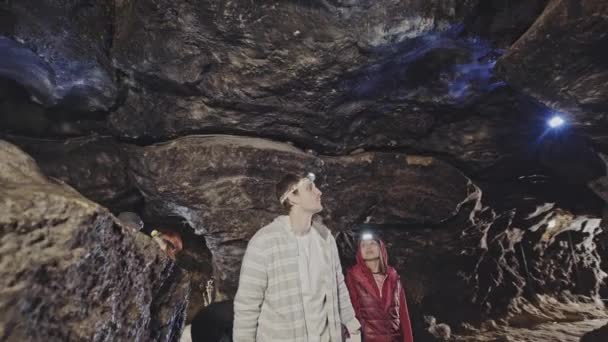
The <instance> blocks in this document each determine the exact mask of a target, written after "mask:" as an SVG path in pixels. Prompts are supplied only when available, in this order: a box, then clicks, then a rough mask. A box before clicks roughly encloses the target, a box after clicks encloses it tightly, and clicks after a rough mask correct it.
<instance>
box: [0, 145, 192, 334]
mask: <svg viewBox="0 0 608 342" xmlns="http://www.w3.org/2000/svg"><path fill="white" fill-rule="evenodd" d="M0 159H2V161H3V162H2V164H0V184H1V186H0V228H1V229H0V241H1V244H0V339H2V340H3V341H81V340H94V341H119V340H120V341H123V340H129V341H133V340H142V341H144V340H145V341H152V340H155V341H177V339H178V338H179V335H180V332H181V329H182V326H183V322H184V319H185V312H186V303H187V300H188V294H189V291H190V290H189V283H188V278H187V276H186V275H185V273H183V272H181V271H180V270H179V269H178V268H176V267H175V264H174V263H172V262H171V261H170V260H169V259H168V258H166V257H165V255H164V254H163V253H162V252H161V251H160V250H159V249H158V248H157V247H156V245H155V244H154V242H152V241H151V240H150V239H149V238H147V237H146V236H145V235H143V234H138V233H135V232H133V231H131V230H129V229H126V228H123V227H121V226H120V225H119V224H118V223H117V222H116V221H115V219H114V218H113V216H112V215H111V214H110V213H109V212H108V210H107V209H104V208H103V207H101V206H99V205H98V204H96V203H94V202H91V201H89V200H87V199H85V198H84V197H82V196H81V195H80V194H78V192H76V191H75V190H73V189H72V188H70V187H68V186H67V185H64V184H63V183H61V182H56V181H52V180H49V179H47V178H46V177H45V176H44V175H43V174H42V173H41V172H40V170H39V169H38V167H37V166H36V163H35V162H34V160H33V159H32V158H31V157H29V156H28V155H26V154H25V153H23V152H22V151H21V150H19V149H18V148H17V147H15V146H14V145H11V144H9V143H7V142H4V141H0Z"/></svg>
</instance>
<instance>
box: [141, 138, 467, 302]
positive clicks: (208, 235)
mask: <svg viewBox="0 0 608 342" xmlns="http://www.w3.org/2000/svg"><path fill="white" fill-rule="evenodd" d="M130 161H131V165H130V168H131V172H132V174H133V178H134V179H135V180H136V182H137V186H138V188H139V189H140V190H141V191H142V193H143V194H144V196H145V198H146V202H147V204H152V203H154V204H153V206H154V208H156V209H155V210H156V211H157V213H159V214H164V215H172V216H179V217H182V218H183V219H185V220H186V221H187V222H188V223H189V224H190V225H191V226H192V227H193V228H194V230H195V231H196V232H197V233H199V234H203V235H205V240H206V242H207V245H208V247H209V249H210V250H211V252H212V253H213V262H214V265H215V272H216V279H217V280H218V281H219V282H220V287H221V289H222V292H223V293H224V294H233V293H234V291H235V290H236V287H235V286H236V280H237V279H236V277H237V275H238V270H239V267H240V262H241V257H242V253H243V252H244V249H245V247H246V241H247V240H248V239H249V238H250V237H251V236H252V235H253V234H254V233H255V232H256V231H257V230H258V229H259V228H261V227H262V226H264V225H265V224H267V223H269V222H270V221H271V220H272V219H273V218H274V217H276V216H278V215H280V214H283V213H284V212H283V209H282V208H281V207H280V205H279V203H278V200H277V198H276V196H275V190H274V187H275V185H276V183H277V182H278V181H279V180H280V179H281V177H283V176H284V175H285V174H287V173H289V172H293V173H297V174H304V172H305V171H311V172H314V173H317V174H318V176H319V180H318V182H317V183H318V184H319V186H320V188H321V190H322V191H323V192H324V194H323V203H324V205H325V210H324V212H323V214H322V215H323V217H324V220H325V223H326V224H327V225H328V226H329V227H330V228H331V229H333V230H335V231H342V230H347V229H349V228H352V226H353V225H354V224H356V223H363V222H367V223H418V224H436V223H439V222H442V221H445V220H447V219H449V218H450V217H452V216H454V215H455V214H456V213H457V211H458V210H459V208H460V206H461V203H462V202H463V201H464V200H465V199H466V198H467V196H468V191H469V190H470V189H469V187H468V179H467V178H466V177H465V176H464V175H463V174H462V173H460V172H459V171H458V170H457V169H455V168H453V167H451V166H450V165H448V164H446V163H443V162H441V161H439V160H437V159H435V158H432V157H418V156H408V155H403V154H391V153H362V154H358V155H355V156H346V157H326V156H313V155H311V154H308V153H306V152H304V151H301V150H299V149H297V148H295V147H292V146H290V145H287V144H281V143H276V142H272V141H268V140H263V139H258V138H244V137H235V136H190V137H186V138H180V139H176V140H173V141H171V142H168V143H164V144H158V145H153V146H148V147H141V148H140V147H132V148H131V151H130Z"/></svg>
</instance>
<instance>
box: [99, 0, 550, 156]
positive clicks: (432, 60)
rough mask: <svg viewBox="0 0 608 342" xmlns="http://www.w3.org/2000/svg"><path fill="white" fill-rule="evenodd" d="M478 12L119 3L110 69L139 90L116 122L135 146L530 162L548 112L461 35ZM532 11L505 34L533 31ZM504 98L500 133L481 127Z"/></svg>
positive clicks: (491, 55)
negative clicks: (527, 157)
mask: <svg viewBox="0 0 608 342" xmlns="http://www.w3.org/2000/svg"><path fill="white" fill-rule="evenodd" d="M535 3H536V2H535ZM480 4H481V2H478V1H467V2H465V3H459V4H456V3H453V2H450V1H433V2H430V3H428V2H427V3H425V4H424V5H422V4H421V3H418V2H416V1H399V2H393V1H384V0H382V1H348V2H345V1H313V2H308V3H298V2H293V1H287V2H278V3H272V4H265V3H263V4H256V3H251V2H250V1H248V0H247V1H246V0H242V1H233V2H231V3H230V4H223V3H218V2H213V1H212V2H206V3H204V4H198V3H197V4H190V3H188V2H185V1H171V2H167V1H158V2H156V3H154V4H144V3H142V2H140V1H124V2H120V3H118V4H117V11H116V13H117V18H116V30H115V39H114V42H115V43H114V45H113V56H114V57H115V59H116V62H117V66H118V68H119V69H120V70H121V71H123V72H124V73H125V74H126V75H128V79H129V83H128V92H127V96H126V99H125V102H124V105H122V106H121V107H120V108H117V110H116V111H114V112H113V113H111V115H110V118H109V122H110V125H111V126H112V127H113V129H114V132H115V133H114V134H117V135H119V136H122V137H126V138H132V139H167V138H173V137H177V136H183V135H188V134H214V133H221V134H239V135H254V136H258V137H264V138H278V139H279V140H289V141H293V142H294V143H295V144H296V145H297V146H300V147H302V148H314V149H315V150H317V151H319V152H321V153H327V154H336V153H338V154H347V153H348V152H349V151H352V150H356V149H358V148H371V149H374V150H376V149H381V148H399V147H401V148H408V149H411V150H422V151H434V152H436V153H441V154H446V155H448V156H450V157H451V158H454V159H458V160H465V161H467V162H470V163H471V164H474V165H476V166H479V165H481V166H485V165H487V164H488V163H493V162H495V161H496V160H497V159H499V158H500V155H501V154H502V153H504V152H505V151H507V153H515V152H520V151H522V150H525V149H526V147H527V146H526V141H528V140H527V138H528V135H529V136H534V134H531V133H529V132H530V130H531V128H530V127H531V126H533V125H531V124H530V123H531V120H533V119H534V118H535V117H536V116H537V115H539V113H540V112H541V111H540V110H537V109H536V107H534V106H530V105H529V104H528V102H529V101H526V100H525V99H522V98H518V97H516V96H512V94H511V92H510V91H509V90H508V88H507V87H504V85H503V83H501V82H500V81H498V80H496V79H494V78H493V77H492V74H493V72H492V70H493V66H494V62H495V60H496V58H497V57H498V56H499V55H500V53H499V52H496V51H494V48H493V47H492V46H491V45H490V44H488V43H487V42H486V41H482V40H476V39H469V38H468V37H466V36H464V35H463V32H462V31H461V30H460V26H458V25H453V24H455V23H458V22H463V21H466V20H469V18H470V17H474V16H475V15H476V14H475V13H477V12H478V11H481V9H479V8H478V5H479V6H481V5H480ZM532 7H534V6H531V7H530V8H528V7H527V6H523V7H522V8H521V9H520V11H521V12H525V13H526V15H527V17H526V18H527V19H523V20H522V16H518V17H517V19H512V20H514V21H516V22H513V21H510V20H507V19H504V17H503V19H500V20H502V22H501V25H504V26H509V27H510V28H511V29H516V30H520V31H522V32H523V31H525V29H526V28H527V25H528V24H529V23H530V22H531V19H529V17H530V16H533V13H536V12H537V11H538V9H536V8H532ZM537 7H538V6H537ZM497 15H498V14H497ZM176 18H185V19H183V20H176ZM283 18H289V20H283ZM465 18H466V19H465ZM500 20H499V21H500ZM473 26H474V25H473ZM469 31H470V30H469ZM159 37H163V38H162V39H160V38H159ZM165 41H171V42H172V43H171V44H169V45H166V44H164V42H165ZM143 51H146V53H142V52H143ZM499 88H500V89H499ZM497 89H499V90H497ZM495 90H497V91H498V92H499V93H500V94H501V95H499V96H500V97H501V98H507V99H505V100H504V104H506V105H507V107H508V109H504V108H503V109H502V110H501V111H500V113H501V114H500V117H501V118H500V119H498V122H497V121H496V120H497V118H496V117H495V116H492V119H490V118H489V117H483V116H482V117H479V113H480V112H484V111H486V107H487V106H485V105H487V103H488V102H492V101H495V100H494V99H495V98H496V96H495V95H493V94H491V93H493V92H494V91H495ZM486 97H487V98H486ZM493 112H494V111H493V110H492V109H490V113H493ZM505 112H508V113H509V114H508V115H502V113H505ZM511 112H513V113H511ZM490 113H486V114H490ZM463 130H464V131H467V133H468V134H467V135H466V136H464V137H463V134H462V132H463ZM513 131H517V132H520V133H518V134H515V135H513V134H510V133H511V132H513ZM527 133H528V134H527ZM446 139H447V140H446ZM471 149H475V151H470V150H471Z"/></svg>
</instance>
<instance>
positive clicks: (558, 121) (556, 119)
mask: <svg viewBox="0 0 608 342" xmlns="http://www.w3.org/2000/svg"><path fill="white" fill-rule="evenodd" d="M547 124H549V127H551V128H557V127H560V126H562V125H563V124H564V119H562V117H561V116H559V115H555V116H553V117H552V118H551V119H549V121H547Z"/></svg>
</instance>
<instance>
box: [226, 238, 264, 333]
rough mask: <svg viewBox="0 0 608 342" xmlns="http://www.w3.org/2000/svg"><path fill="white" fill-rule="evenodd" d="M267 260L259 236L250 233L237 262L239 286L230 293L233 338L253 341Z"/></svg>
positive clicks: (261, 301) (262, 295) (261, 299)
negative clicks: (240, 260) (232, 308)
mask: <svg viewBox="0 0 608 342" xmlns="http://www.w3.org/2000/svg"><path fill="white" fill-rule="evenodd" d="M266 265H267V260H266V256H265V255H264V249H263V246H261V245H260V239H259V238H256V236H254V237H253V238H252V239H251V241H249V243H248V244H247V250H246V251H245V256H244V257H243V263H242V265H241V274H240V276H239V286H238V290H237V292H236V296H235V297H234V326H233V331H232V334H233V341H234V342H251V341H255V339H256V333H257V328H258V318H259V316H260V312H261V309H262V303H263V301H264V293H265V291H266V287H267V285H268V276H267V272H266Z"/></svg>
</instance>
